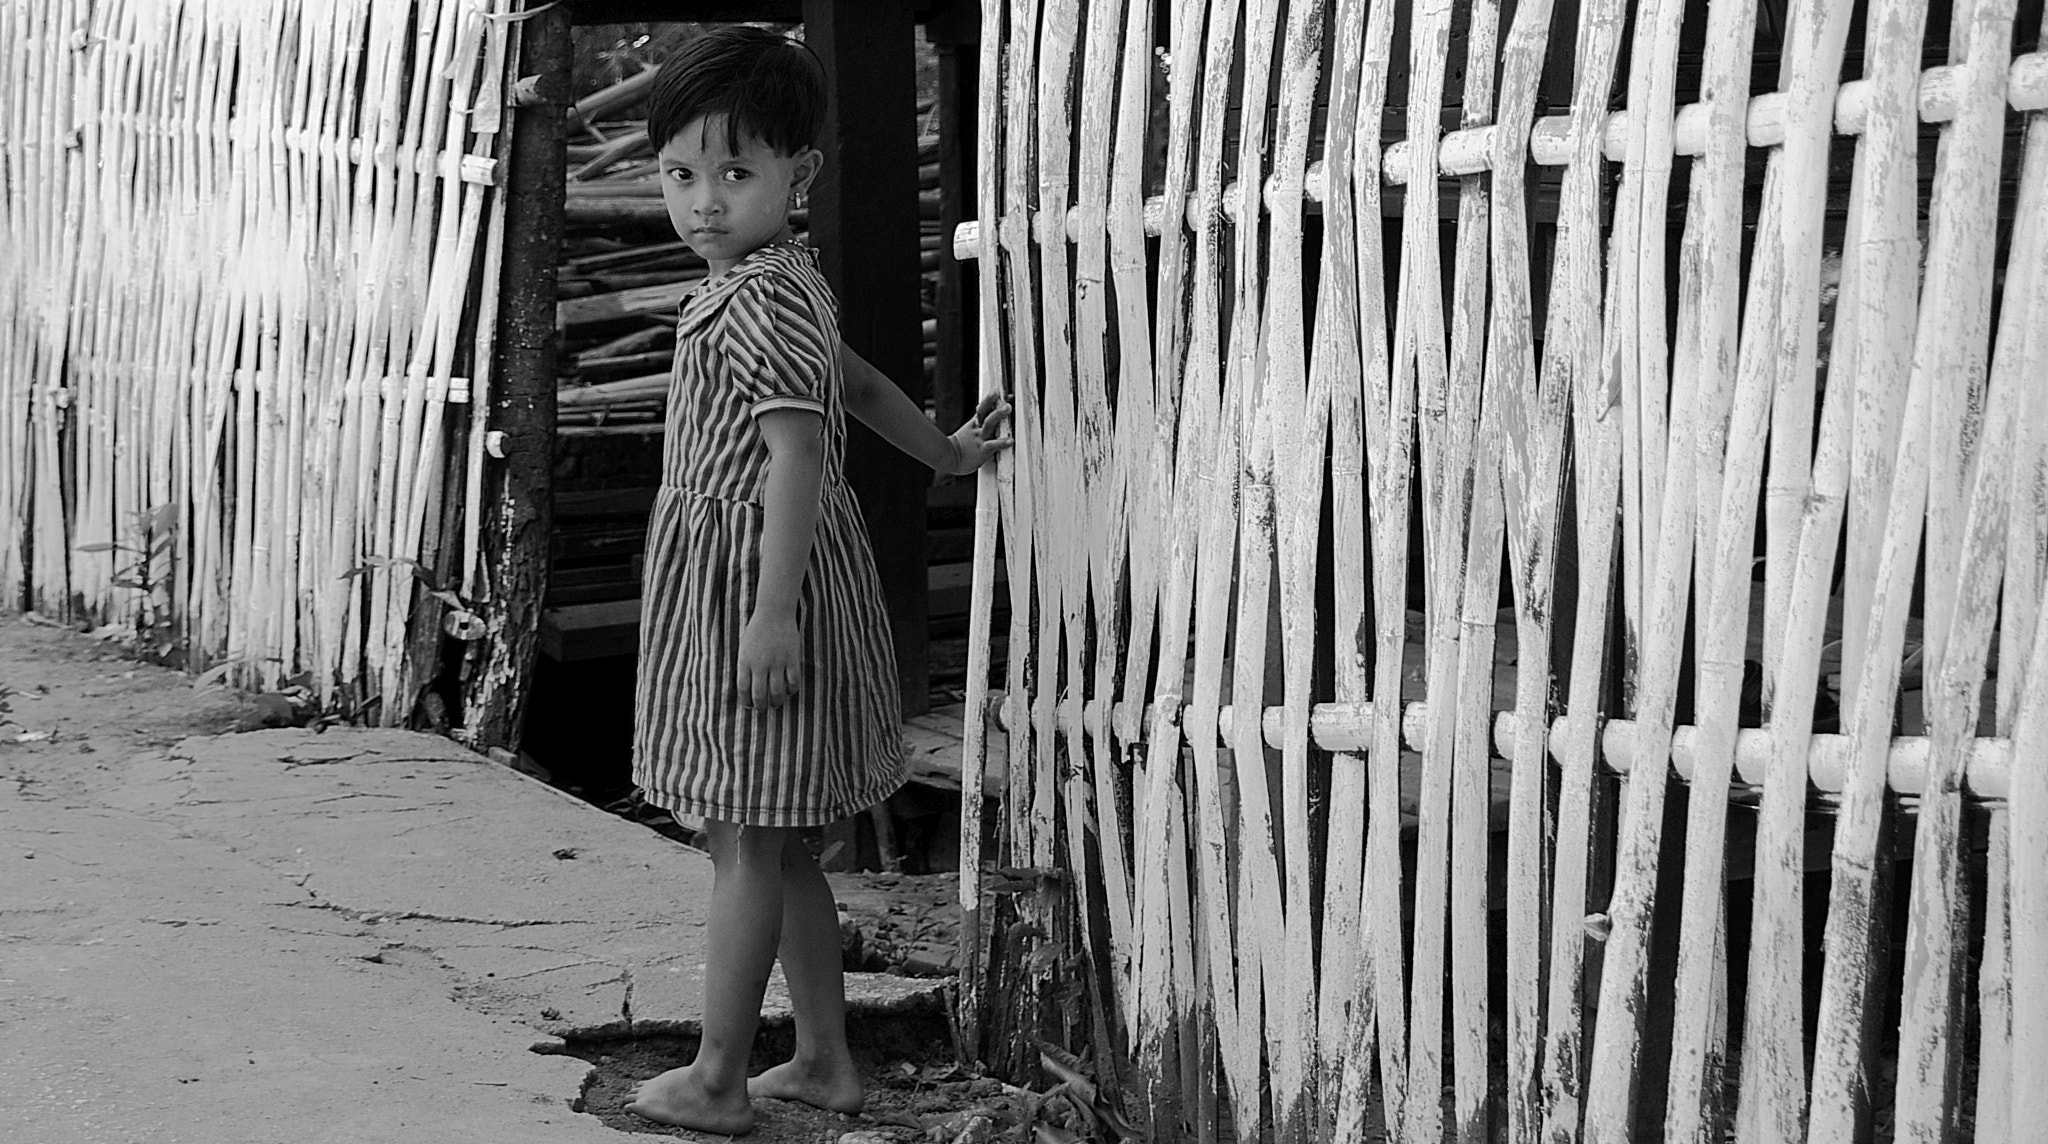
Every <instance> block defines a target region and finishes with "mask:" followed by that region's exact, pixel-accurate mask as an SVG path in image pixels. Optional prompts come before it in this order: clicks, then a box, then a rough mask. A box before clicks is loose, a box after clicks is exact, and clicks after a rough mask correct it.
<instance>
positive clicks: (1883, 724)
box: [955, 0, 2048, 1144]
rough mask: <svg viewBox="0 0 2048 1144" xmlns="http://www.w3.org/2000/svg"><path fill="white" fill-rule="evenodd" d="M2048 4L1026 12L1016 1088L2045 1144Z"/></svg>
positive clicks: (1016, 646) (1015, 156) (1246, 1118)
mask: <svg viewBox="0 0 2048 1144" xmlns="http://www.w3.org/2000/svg"><path fill="white" fill-rule="evenodd" d="M1951 8H1952V10H1951ZM2041 22H2042V12H2041V6H2040V5H2039V4H2038V3H2020V2H2018V0H1956V3H1954V4H1953V5H1952V6H1950V5H1930V4H1928V3H1927V0H1869V2H1868V3H1867V4H1857V5H1850V4H1847V3H1841V2H1836V0H1640V2H1635V3H1624V2H1623V0H1577V2H1575V3H1574V2H1570V0H1567V2H1564V3H1556V2H1554V0H1519V2H1514V0H1510V2H1507V3H1502V2H1500V0H1296V2H1292V3H1289V2H1284V0H1213V2H1210V3H1202V2H1199V0H1177V2H1176V3H1174V4H1171V5H1154V4H1150V3H1139V2H1135V0H984V2H983V4H982V29H983V44H982V53H981V69H980V77H981V107H980V118H979V133H980V137H981V162H980V166H979V168H978V179H979V181H978V184H977V186H976V199H977V204H976V205H977V210H976V214H977V217H978V220H979V221H978V222H974V223H969V224H966V225H965V226H963V227H962V228H961V229H960V231H959V233H958V234H957V236H956V238H955V250H956V253H957V255H958V256H959V257H961V258H964V259H974V260H976V261H977V267H978V272H979V276H980V285H981V288H980V299H981V305H982V312H981V335H980V336H981V346H982V352H981V355H980V360H981V362H982V363H983V371H984V373H983V379H982V385H983V388H984V390H985V391H990V392H1004V393H1008V394H1010V395H1011V397H1012V399H1013V402H1014V405H1015V408H1016V413H1017V441H1018V446H1017V449H1016V451H1015V453H1014V455H1013V456H1012V458H1011V459H1008V460H1006V461H1005V462H1004V463H1003V464H1002V466H1001V467H1000V471H999V472H998V473H985V474H984V475H983V476H982V478H981V482H982V483H981V506H980V511H979V513H978V515H977V518H976V521H977V547H976V564H975V570H976V576H975V589H974V603H973V616H974V625H973V628H972V640H971V644H970V673H969V686H970V688H971V690H970V693H969V700H968V710H969V712H970V713H971V714H970V718H969V720H968V726H967V733H966V759H965V770H966V775H965V778H964V782H963V789H964V790H965V791H966V792H968V795H967V798H966V818H965V819H964V821H965V822H966V823H967V824H968V829H965V830H963V845H964V851H963V856H962V869H963V870H973V871H986V870H995V871H996V873H994V874H986V875H985V876H983V877H981V878H980V879H978V880H977V879H976V878H974V877H968V878H963V879H962V887H961V905H962V908H963V911H964V916H965V921H966V926H965V937H964V941H965V943H966V947H967V948H966V950H965V951H964V953H965V956H964V957H963V965H965V966H966V969H965V971H964V978H963V983H962V992H961V998H960V1016H961V1018H962V1030H963V1033H964V1035H965V1037H966V1040H967V1043H968V1044H969V1045H970V1046H971V1047H972V1048H973V1049H974V1051H976V1052H978V1053H980V1054H981V1055H982V1056H983V1057H984V1058H985V1059H987V1060H988V1061H989V1062H990V1063H992V1064H995V1065H998V1066H1001V1067H1004V1068H1008V1069H1011V1070H1019V1069H1029V1068H1031V1067H1033V1062H1034V1061H1035V1060H1036V1052H1035V1050H1033V1049H1032V1047H1031V1046H1032V1045H1033V1043H1034V1041H1039V1040H1042V1041H1047V1042H1053V1043H1057V1044H1064V1045H1066V1046H1067V1047H1069V1048H1074V1049H1076V1050H1082V1051H1086V1052H1087V1053H1089V1054H1090V1055H1091V1056H1092V1057H1093V1059H1094V1062H1095V1067H1096V1069H1097V1071H1098V1074H1099V1076H1098V1079H1099V1080H1101V1081H1103V1082H1105V1083H1109V1084H1113V1085H1116V1086H1118V1087H1119V1088H1120V1089H1121V1091H1123V1092H1125V1093H1126V1094H1128V1098H1129V1101H1130V1103H1131V1105H1132V1108H1131V1111H1132V1112H1133V1113H1136V1114H1138V1115H1137V1118H1138V1120H1139V1121H1140V1122H1141V1123H1143V1124H1144V1125H1145V1126H1146V1127H1145V1129H1144V1131H1145V1132H1146V1134H1147V1135H1148V1138H1150V1139H1154V1140H1180V1139H1187V1140H1201V1141H1211V1140H1219V1139H1223V1140H1239V1141H1263V1140H1274V1141H1282V1142H1288V1144H1294V1142H1303V1141H1346V1142H1348V1141H1355V1140H1365V1139H1381V1138H1386V1139H1400V1140H1404V1141H1439V1140H1446V1139H1453V1140H1460V1141H1483V1140H1493V1139H1507V1140H1511V1141H1535V1140H1544V1141H1571V1140H1588V1141H1629V1140H1649V1139H1665V1140H1672V1141H1677V1140H1684V1141H1713V1142H1716V1144H1718V1142H1720V1141H1722V1140H1724V1139H1734V1140H1737V1141H1743V1142H1755V1144H1765V1142H1776V1141H1791V1140H1802V1139H1804V1140H1814V1141H1849V1140H1864V1139H1873V1138H1875V1139H1880V1140H1883V1139H1908V1138H1910V1139H1915V1140H1946V1139H1972V1138H1974V1139H1976V1140H1983V1141H2007V1140H2024V1139H2032V1138H2034V1137H2035V1134H2037V1133H2038V1131H2039V1127H2038V1126H2039V1125H2041V1124H2043V1123H2048V1072H2044V1071H2043V1070H2044V1068H2048V762H2044V760H2048V635H2044V626H2048V608H2044V607H2043V606H2042V605H2043V592H2044V584H2048V55H2044V54H2043V53H2042V51H2041V47H2040V35H2041V31H2042V29H2041ZM999 549H1000V553H999V552H998V550H999ZM998 556H1000V558H1001V559H1002V560H1003V561H1005V562H1006V564H1007V569H1008V583H1007V593H1008V615H1009V625H1010V628H1009V633H1008V654H1009V659H1008V662H1007V664H1006V665H995V664H992V663H991V655H990V648H991V639H990V636H991V633H990V630H989V626H990V615H991V612H992V610H993V608H994V605H995V603H996V594H997V591H998V583H997V580H996V577H995V567H996V561H997V559H998ZM991 733H1002V734H1007V735H1008V736H1009V757H1010V759H1012V760H1013V764H1012V765H1011V766H1010V768H1009V776H1010V780H1009V782H1010V785H1009V788H1008V790H1007V792H1005V804H1006V814H1005V815H1004V817H1003V823H1004V828H1003V830H1002V833H1001V837H1000V839H999V841H998V844H997V849H996V852H995V853H992V854H984V853H983V848H982V843H981V839H980V836H979V832H978V830H976V829H974V827H975V825H977V824H979V823H980V821H981V799H980V796H979V793H978V792H980V791H981V790H982V780H981V774H982V770H983V767H984V765H985V757H984V756H985V752H986V746H987V741H988V740H987V736H988V735H989V734H991Z"/></svg>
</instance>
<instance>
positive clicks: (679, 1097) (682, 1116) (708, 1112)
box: [626, 1065, 754, 1136]
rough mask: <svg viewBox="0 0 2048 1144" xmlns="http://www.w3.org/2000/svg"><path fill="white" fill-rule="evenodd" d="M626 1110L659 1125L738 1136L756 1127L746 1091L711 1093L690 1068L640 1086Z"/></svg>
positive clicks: (674, 1071) (666, 1073)
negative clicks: (671, 1125)
mask: <svg viewBox="0 0 2048 1144" xmlns="http://www.w3.org/2000/svg"><path fill="white" fill-rule="evenodd" d="M626 1111H627V1112H630V1113H633V1114H634V1115H635V1116H644V1117H646V1118H647V1119H649V1120H652V1121H654V1122H656V1123H657V1124H673V1125H675V1126H676V1127H678V1128H695V1129H697V1130H698V1131H699V1132H717V1133H721V1134H723V1135H726V1136H738V1135H739V1134H740V1133H742V1132H749V1131H752V1130H753V1127H754V1106H753V1105H752V1104H750V1103H748V1101H747V1093H746V1092H745V1091H731V1090H728V1091H725V1092H712V1091H710V1090H709V1089H707V1088H705V1087H704V1084H703V1082H702V1081H701V1080H699V1079H698V1078H697V1076H696V1075H695V1074H694V1073H692V1072H691V1071H690V1067H689V1066H688V1065H685V1066H683V1067H682V1068H679V1069H670V1070H668V1071H667V1072H665V1073H662V1074H661V1075H660V1076H658V1077H655V1078H653V1079H651V1080H648V1081H646V1082H644V1083H642V1084H641V1085H640V1089H639V1091H638V1092H636V1093H634V1094H633V1101H632V1103H630V1104H628V1105H626Z"/></svg>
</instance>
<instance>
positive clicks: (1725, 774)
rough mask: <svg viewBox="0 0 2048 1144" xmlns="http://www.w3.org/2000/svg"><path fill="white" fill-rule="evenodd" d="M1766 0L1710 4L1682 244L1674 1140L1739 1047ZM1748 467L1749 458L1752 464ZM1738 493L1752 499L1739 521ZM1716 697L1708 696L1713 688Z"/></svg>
mask: <svg viewBox="0 0 2048 1144" xmlns="http://www.w3.org/2000/svg"><path fill="white" fill-rule="evenodd" d="M1755 18H1756V9H1755V5H1754V3H1753V2H1752V0H1715V2H1714V3H1713V4H1712V5H1710V6H1709V8H1708V10H1707V21H1708V24H1707V50H1706V55H1705V59H1704V61H1703V64H1704V70H1703V74H1702V77H1701V85H1700V105H1701V106H1703V107H1705V108H1706V112H1707V131H1706V141H1705V149H1704V152H1703V156H1702V158H1701V159H1700V160H1699V161H1698V162H1696V163H1695V164H1694V166H1693V168H1692V170H1691V172H1690V177H1691V183H1692V196H1691V201H1690V203H1689V205H1688V208H1687V214H1688V226H1687V232H1686V237H1685V248H1684V250H1683V252H1682V253H1681V260H1682V266H1681V273H1682V275H1683V278H1682V280H1681V285H1680V291H1681V296H1680V306H1681V307H1682V308H1685V309H1689V310H1691V311H1692V312H1693V314H1694V319H1693V323H1692V333H1693V339H1692V341H1691V342H1690V344H1688V342H1686V341H1685V340H1683V339H1682V340H1681V342H1680V344H1679V346H1678V347H1677V348H1678V351H1679V353H1680V355H1681V358H1682V360H1689V361H1690V363H1691V364H1690V367H1689V368H1691V369H1692V370H1694V371H1695V375H1696V376H1695V380H1694V382H1693V385H1694V386H1695V388H1696V392H1697V405H1696V410H1697V412H1696V415H1695V416H1696V417H1697V419H1698V421H1699V425H1698V429H1697V432H1698V436H1697V437H1696V438H1695V442H1696V446H1697V447H1696V455H1695V456H1694V457H1691V458H1688V457H1684V456H1682V455H1679V454H1674V455H1673V456H1672V463H1673V465H1674V467H1675V466H1679V465H1687V464H1690V465H1693V466H1694V467H1695V469H1696V472H1695V474H1694V476H1693V478H1692V480H1693V485H1694V490H1695V492H1694V512H1695V519H1694V548H1695V552H1696V553H1697V554H1698V555H1697V561H1698V562H1697V564H1696V565H1695V569H1696V571H1695V573H1694V575H1695V577H1696V582H1697V593H1698V595H1697V596H1696V598H1695V607H1694V610H1695V615H1696V616H1697V617H1698V619H1697V620H1696V622H1695V631H1696V632H1697V633H1698V635H1697V638H1696V640H1695V649H1694V664H1695V678H1696V679H1699V680H1703V681H1708V682H1706V683H1702V684H1697V685H1696V687H1695V690H1696V692H1697V693H1698V694H1699V695H1700V696H1701V701H1700V702H1699V703H1698V704H1696V706H1695V719H1694V722H1695V724H1696V725H1697V726H1698V727H1699V728H1700V731H1701V734H1702V735H1703V737H1704V741H1705V742H1706V744H1707V745H1708V746H1707V749H1706V750H1703V751H1702V752H1701V754H1700V756H1699V761H1698V762H1696V763H1695V764H1694V771H1693V790H1694V792H1695V793H1694V795H1693V796H1692V797H1691V798H1690V799H1689V800H1688V802H1687V807H1686V814H1687V817H1686V828H1685V870H1686V874H1687V877H1686V881H1685V893H1684V900H1683V903H1682V905H1681V908H1680V912H1679V918H1678V925H1679V941H1678V964H1677V981H1676V998H1675V1000H1674V1002H1673V1017H1672V1043H1671V1061H1670V1067H1669V1071H1668V1074H1667V1075H1668V1077H1669V1094H1668V1097H1667V1100H1666V1102H1665V1120H1664V1134H1665V1138H1666V1139H1667V1140H1672V1141H1696V1142H1705V1141H1713V1142H1715V1144H1718V1142H1719V1141H1720V1140H1721V1139H1722V1138H1723V1136H1724V1134H1725V1132H1724V1127H1723V1124H1722V1121H1723V1119H1724V1114H1723V1109H1722V1107H1721V1105H1722V1080H1723V1072H1724V1068H1725V1062H1726V1056H1727V1025H1726V1002H1725V994H1726V990H1727V964H1726V957H1727V949H1726V943H1727V938H1726V933H1725V929H1726V926H1725V907H1724V903H1723V890H1724V888H1725V886H1726V875H1725V867H1726V853H1725V849H1726V842H1727V821H1728V799H1727V797H1726V795H1725V793H1724V792H1726V791H1727V789H1728V783H1729V778H1730V775H1731V773H1732V771H1733V766H1734V747H1735V733H1734V727H1733V725H1732V724H1733V715H1734V707H1733V705H1732V700H1733V699H1734V698H1736V697H1737V691H1736V688H1737V687H1739V684H1740V680H1741V678H1742V670H1741V643H1742V638H1743V632H1742V631H1741V628H1742V626H1743V625H1744V624H1745V623H1746V621H1747V619H1748V615H1749V597H1748V590H1747V584H1748V579H1749V564H1748V561H1747V559H1746V557H1747V555H1748V552H1749V548H1750V545H1749V543H1748V541H1749V536H1750V531H1751V527H1750V521H1751V519H1752V516H1751V511H1752V510H1750V509H1749V508H1748V507H1747V506H1749V505H1751V504H1753V499H1752V498H1750V497H1749V496H1748V489H1747V487H1746V485H1744V486H1742V487H1740V488H1739V489H1735V490H1730V489H1724V486H1723V483H1722V478H1723V476H1724V472H1725V470H1724V454H1725V452H1726V451H1727V450H1728V449H1729V448H1730V446H1731V445H1732V446H1733V447H1734V448H1735V449H1737V450H1740V449H1743V448H1747V447H1749V443H1748V442H1742V441H1737V440H1736V439H1735V438H1734V437H1733V435H1732V434H1731V431H1730V426H1729V417H1730V414H1731V410H1732V404H1733V401H1734V390H1735V374H1736V349H1737V344H1738V342H1737V334H1738V321H1739V317H1740V309H1739V307H1740V288H1741V279H1740V273H1741V269H1740V254H1741V243H1742V184H1743V167H1744V162H1745V159H1746V157H1747V149H1748V142H1747V140H1746V138H1745V137H1744V128H1745V119H1746V117H1747V112H1748V93H1749V83H1750V80H1749V72H1750V48H1749V43H1750V31H1751V29H1752V28H1753V27H1754V20H1755ZM1738 468H1739V466H1738ZM1725 496H1737V497H1739V498H1740V501H1739V505H1740V506H1741V507H1738V509H1737V511H1736V512H1735V513H1734V514H1733V516H1734V518H1735V523H1734V524H1733V525H1732V531H1731V532H1727V533H1724V532H1723V531H1722V529H1723V526H1724V522H1726V521H1727V520H1728V517H1726V516H1724V514H1723V512H1722V502H1723V498H1724V497H1725ZM1710 689H1711V690H1712V691H1713V692H1714V696H1715V697H1714V700H1713V701H1712V702H1708V701H1707V698H1706V697H1707V694H1708V692H1709V690H1710Z"/></svg>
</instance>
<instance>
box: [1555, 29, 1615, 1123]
mask: <svg viewBox="0 0 2048 1144" xmlns="http://www.w3.org/2000/svg"><path fill="white" fill-rule="evenodd" d="M1624 16H1625V10H1624V9H1623V8H1622V6H1621V5H1620V4H1619V3H1616V2H1614V0H1608V2H1606V3H1599V4H1588V5H1586V6H1585V7H1584V8H1582V9H1581V14H1580V24H1579V35H1578V40H1577V45H1576V47H1575V50H1574V66H1573V73H1574V76H1575V80H1576V82H1575V83H1574V84H1573V87H1572V109H1571V135H1570V138H1571V140H1572V156H1571V160H1570V162H1569V163H1568V165H1567V166H1566V167H1565V173H1564V184H1563V189H1562V192H1561V194H1560V199H1559V205H1558V220H1557V225H1558V239H1557V253H1556V269H1555V270H1554V272H1553V273H1552V275H1551V284H1552V285H1551V303H1550V307H1549V324H1550V331H1549V332H1550V336H1548V337H1546V338H1545V340H1544V347H1543V373H1544V375H1545V376H1546V377H1550V376H1555V377H1557V378H1558V379H1559V382H1558V384H1559V386H1560V388H1563V389H1564V390H1565V391H1566V392H1568V393H1570V395H1571V401H1572V434H1573V444H1574V449H1575V452H1576V463H1577V473H1576V475H1575V479H1576V481H1577V488H1578V520H1577V522H1576V523H1577V528H1578V534H1577V535H1578V550H1579V582H1578V600H1577V602H1576V604H1575V605H1574V607H1575V609H1576V611H1575V613H1574V615H1575V620H1574V624H1573V634H1572V648H1573V652H1572V668H1571V680H1570V682H1569V685H1568V689H1567V698H1566V703H1565V716H1566V718H1568V719H1569V720H1570V723H1569V724H1567V725H1566V726H1565V727H1563V728H1561V729H1560V730H1558V731H1557V732H1556V734H1555V738H1554V739H1553V747H1552V750H1553V751H1554V752H1556V753H1557V755H1558V758H1559V763H1560V774H1559V781H1558V808H1557V851H1556V868H1555V874H1554V877H1553V882H1552V886H1553V889H1552V892H1551V932H1550V981H1549V989H1548V995H1547V996H1548V999H1547V1002H1546V1005H1545V1012H1546V1014H1547V1019H1548V1027H1547V1029H1546V1032H1545V1036H1544V1044H1543V1058H1544V1066H1543V1138H1544V1139H1545V1140H1547V1141H1565V1140H1576V1139H1578V1136H1579V1130H1580V1120H1581V1117H1582V1115H1583V1112H1584V1106H1583V1100H1584V1094H1585V1091H1586V1089H1585V1084H1586V1080H1585V1076H1584V1074H1583V1067H1584V1066H1583V1062H1582V1059H1581V1056H1582V1052H1583V1045H1584V1042H1583V1039H1582V1032H1583V1031H1582V1029H1581V1022H1582V1020H1583V1016H1584V998H1583V997H1582V995H1581V983H1580V975H1581V972H1582V971H1583V969H1584V967H1585V953H1586V950H1585V944H1586V924H1585V917H1586V915H1585V914H1584V912H1583V911H1584V910H1585V909H1586V882H1587V866H1588V860H1589V858H1590V851H1591V847H1592V845H1593V837H1592V829H1591V817H1592V816H1591V806H1592V792H1593V780H1594V757H1595V753H1596V752H1597V750H1598V742H1597V730H1596V728H1597V726H1598V714H1599V712H1598V706H1599V699H1598V692H1599V687H1600V677H1601V673H1602V667H1603V664H1604V661H1605V656H1604V654H1603V653H1604V652H1605V650H1606V648H1605V643H1606V632H1607V613H1608V595H1609V592H1610V591H1611V588H1612V583H1613V581H1612V568H1613V553H1614V520H1613V511H1614V505H1615V499H1616V497H1617V496H1618V495H1619V489H1618V487H1617V486H1618V483H1619V476H1618V474H1617V472H1616V469H1617V468H1618V458H1617V457H1616V456H1615V447H1614V444H1613V437H1614V427H1613V426H1612V425H1611V423H1610V424H1608V425H1606V426H1605V427H1603V425H1602V423H1601V421H1600V420H1599V419H1598V418H1599V417H1600V416H1601V415H1602V414H1603V413H1604V412H1605V409H1604V407H1602V406H1596V405H1595V403H1594V394H1595V393H1596V392H1597V390H1596V386H1597V385H1598V383H1599V378H1598V376H1597V373H1596V370H1597V359H1598V354H1599V346H1600V342H1601V333H1600V325H1601V323H1600V306H1599V297H1600V294H1601V285H1602V280H1601V276H1600V248H1599V238H1600V181H1601V175H1602V172H1601V167H1600V162H1601V158H1600V156H1601V151H1600V146H1601V131H1602V129H1603V127H1604V124H1605V122H1606V110H1607V99H1608V92H1609V89H1610V88H1611V87H1612V85H1613V78H1614V67H1615V57H1616V54H1617V52H1618V49H1619V46H1620V41H1621V31H1622V23H1623V18H1624ZM1560 303H1562V304H1560Z"/></svg>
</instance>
